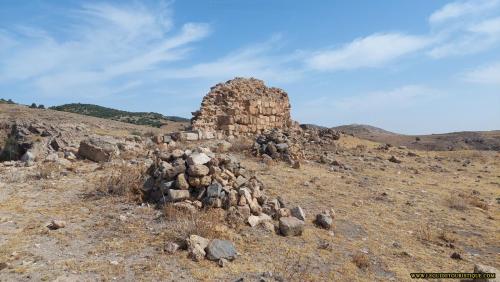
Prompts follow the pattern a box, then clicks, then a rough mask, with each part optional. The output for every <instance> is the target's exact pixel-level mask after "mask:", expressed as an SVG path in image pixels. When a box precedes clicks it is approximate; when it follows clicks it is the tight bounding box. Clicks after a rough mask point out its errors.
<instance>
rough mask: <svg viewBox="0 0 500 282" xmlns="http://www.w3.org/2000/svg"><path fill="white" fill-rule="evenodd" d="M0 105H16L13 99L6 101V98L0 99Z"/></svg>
mask: <svg viewBox="0 0 500 282" xmlns="http://www.w3.org/2000/svg"><path fill="white" fill-rule="evenodd" d="M0 104H15V103H14V101H12V100H11V99H9V100H5V99H4V98H0Z"/></svg>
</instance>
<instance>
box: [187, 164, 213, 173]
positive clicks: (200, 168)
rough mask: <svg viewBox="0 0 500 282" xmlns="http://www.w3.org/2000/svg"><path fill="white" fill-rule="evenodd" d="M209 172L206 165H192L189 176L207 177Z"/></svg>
mask: <svg viewBox="0 0 500 282" xmlns="http://www.w3.org/2000/svg"><path fill="white" fill-rule="evenodd" d="M209 171H210V170H209V168H208V167H207V166H206V165H190V166H189V168H188V174H189V176H205V175H207V174H208V172H209Z"/></svg>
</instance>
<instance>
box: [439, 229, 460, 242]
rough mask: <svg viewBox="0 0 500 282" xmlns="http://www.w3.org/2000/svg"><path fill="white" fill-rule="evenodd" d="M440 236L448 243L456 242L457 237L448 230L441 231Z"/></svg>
mask: <svg viewBox="0 0 500 282" xmlns="http://www.w3.org/2000/svg"><path fill="white" fill-rule="evenodd" d="M438 238H439V239H441V240H443V241H445V242H446V243H455V241H456V237H455V236H453V235H452V234H450V233H449V232H447V231H446V230H442V231H441V233H439V236H438Z"/></svg>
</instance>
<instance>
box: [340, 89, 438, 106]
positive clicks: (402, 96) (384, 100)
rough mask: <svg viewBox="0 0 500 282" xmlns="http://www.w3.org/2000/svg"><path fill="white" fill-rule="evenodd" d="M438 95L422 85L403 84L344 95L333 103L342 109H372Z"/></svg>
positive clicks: (414, 101)
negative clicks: (364, 92)
mask: <svg viewBox="0 0 500 282" xmlns="http://www.w3.org/2000/svg"><path fill="white" fill-rule="evenodd" d="M440 95H441V92H440V91H438V90H436V89H433V88H430V87H427V86H424V85H405V86H401V87H398V88H395V89H392V90H384V91H373V92H369V93H366V94H361V95H357V96H351V97H346V98H343V99H340V100H338V101H335V102H334V103H333V105H334V106H335V107H336V108H337V109H341V110H344V111H372V110H381V109H392V108H404V107H408V106H413V105H414V104H416V103H420V102H422V101H427V100H429V99H434V98H436V97H438V96H440Z"/></svg>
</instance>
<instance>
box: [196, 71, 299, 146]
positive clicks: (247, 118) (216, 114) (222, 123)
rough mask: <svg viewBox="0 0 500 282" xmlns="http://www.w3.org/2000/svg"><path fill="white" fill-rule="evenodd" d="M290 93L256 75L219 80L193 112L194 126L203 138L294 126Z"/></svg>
mask: <svg viewBox="0 0 500 282" xmlns="http://www.w3.org/2000/svg"><path fill="white" fill-rule="evenodd" d="M292 124H293V122H292V120H291V118H290V102H289V100H288V94H287V93H286V92H285V91H283V90H282V89H279V88H275V87H267V86H266V85H265V84H264V82H263V81H262V80H258V79H255V78H239V77H238V78H235V79H232V80H229V81H227V82H225V83H219V84H217V85H215V86H214V87H212V88H211V89H210V92H209V93H208V94H207V95H206V96H205V97H204V98H203V101H202V103H201V108H200V110H199V111H196V112H193V119H192V128H193V130H196V131H198V132H200V137H201V138H213V137H216V138H223V137H224V136H241V135H254V134H260V133H262V132H264V131H265V130H267V129H272V128H281V129H286V128H290V127H291V126H292Z"/></svg>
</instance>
